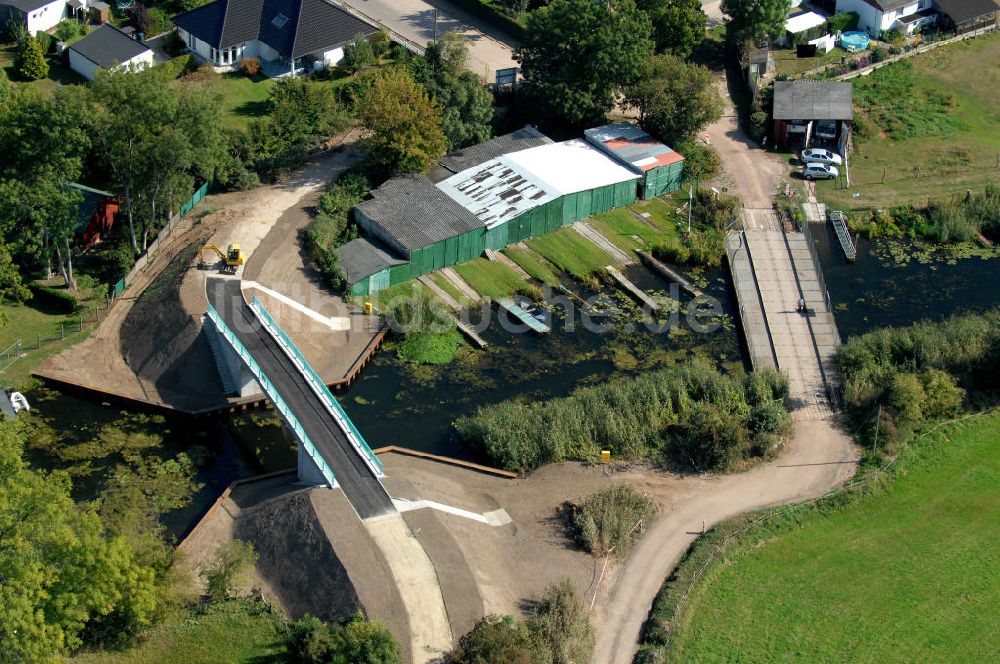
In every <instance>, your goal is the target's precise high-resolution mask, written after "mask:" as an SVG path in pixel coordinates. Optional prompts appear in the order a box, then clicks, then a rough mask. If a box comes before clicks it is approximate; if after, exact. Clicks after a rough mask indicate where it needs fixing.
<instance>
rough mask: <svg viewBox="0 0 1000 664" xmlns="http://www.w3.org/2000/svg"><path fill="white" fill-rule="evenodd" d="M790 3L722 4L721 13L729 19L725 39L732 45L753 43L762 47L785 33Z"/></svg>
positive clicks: (725, 0) (738, 0)
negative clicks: (748, 41)
mask: <svg viewBox="0 0 1000 664" xmlns="http://www.w3.org/2000/svg"><path fill="white" fill-rule="evenodd" d="M790 8H791V2H790V0H722V13H723V14H725V15H726V16H728V17H729V21H728V22H727V23H726V38H727V39H728V40H729V42H730V43H731V44H742V43H743V42H744V41H746V40H748V39H749V40H752V41H754V42H756V43H757V44H758V45H762V44H763V43H764V42H765V41H767V40H768V39H777V38H778V37H780V36H781V35H782V34H783V33H784V31H785V21H786V20H787V19H788V10H789V9H790Z"/></svg>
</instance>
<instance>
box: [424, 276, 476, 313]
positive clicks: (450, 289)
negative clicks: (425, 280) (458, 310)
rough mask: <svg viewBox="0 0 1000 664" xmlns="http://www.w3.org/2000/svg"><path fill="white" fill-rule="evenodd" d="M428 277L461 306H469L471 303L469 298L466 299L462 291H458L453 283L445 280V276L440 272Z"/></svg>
mask: <svg viewBox="0 0 1000 664" xmlns="http://www.w3.org/2000/svg"><path fill="white" fill-rule="evenodd" d="M428 276H430V278H431V281H433V282H434V283H435V284H437V287H438V288H440V289H441V290H443V291H444V292H445V293H447V294H448V295H451V296H452V297H453V298H455V300H456V301H457V302H458V303H459V304H462V305H467V304H468V303H469V298H468V297H466V296H465V294H464V293H462V291H460V290H458V288H456V287H455V285H454V284H453V283H451V282H450V281H448V280H447V279H445V278H444V275H443V274H441V273H439V272H432V273H431V274H430V275H428Z"/></svg>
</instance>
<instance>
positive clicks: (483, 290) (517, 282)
mask: <svg viewBox="0 0 1000 664" xmlns="http://www.w3.org/2000/svg"><path fill="white" fill-rule="evenodd" d="M453 267H454V269H455V271H456V272H458V274H459V275H460V276H461V277H462V278H463V279H465V280H466V281H467V282H468V283H469V285H470V286H472V288H473V289H474V290H475V291H476V292H477V293H479V294H480V295H483V296H485V297H491V298H494V299H496V298H501V297H507V296H509V295H513V294H514V293H516V292H518V291H520V290H523V289H524V288H525V287H526V286H527V282H525V280H524V278H523V277H521V276H520V275H519V274H517V273H516V272H514V271H513V270H511V269H510V268H509V267H507V266H506V265H504V264H503V263H495V262H493V261H489V260H486V259H485V258H473V259H472V260H471V261H465V262H464V263H459V264H458V265H455V266H453Z"/></svg>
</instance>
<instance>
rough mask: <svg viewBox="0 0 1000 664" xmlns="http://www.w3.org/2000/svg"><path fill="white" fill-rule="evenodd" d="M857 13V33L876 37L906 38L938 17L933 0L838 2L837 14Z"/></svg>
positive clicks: (843, 0)
mask: <svg viewBox="0 0 1000 664" xmlns="http://www.w3.org/2000/svg"><path fill="white" fill-rule="evenodd" d="M841 12H857V13H858V17H859V18H858V30H861V31H863V32H867V33H868V34H869V35H871V36H872V37H876V38H877V37H878V36H879V35H880V34H882V32H883V31H885V30H896V31H898V32H901V33H903V34H906V35H909V34H913V32H914V31H915V30H916V29H917V28H918V27H922V26H925V25H929V24H930V23H933V22H934V21H935V20H936V18H937V14H938V12H937V10H935V9H934V0H837V13H838V14H839V13H841Z"/></svg>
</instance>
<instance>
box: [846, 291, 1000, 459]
mask: <svg viewBox="0 0 1000 664" xmlns="http://www.w3.org/2000/svg"><path fill="white" fill-rule="evenodd" d="M834 360H835V363H836V365H837V369H838V371H839V372H840V375H841V376H842V378H843V392H844V401H845V403H846V405H847V409H848V412H849V413H850V414H851V416H852V417H853V418H854V419H855V420H856V421H857V422H858V423H859V425H861V426H863V427H864V429H863V430H864V431H865V432H866V433H867V434H868V435H867V440H868V441H872V440H873V438H874V430H875V428H876V426H878V428H879V430H880V432H881V435H880V439H881V440H883V441H886V442H887V443H888V445H887V446H886V449H888V450H890V451H891V450H892V444H893V443H897V442H899V441H901V440H903V439H904V438H905V437H906V436H907V435H909V433H910V432H911V431H912V430H913V429H915V428H919V427H920V426H921V425H922V424H926V423H928V422H933V421H935V420H938V419H940V418H943V417H951V416H953V415H955V414H957V413H958V412H959V411H960V409H961V407H962V404H963V403H964V402H965V399H966V394H967V393H968V394H969V395H970V400H975V401H986V402H989V403H992V402H994V401H995V400H996V391H997V390H998V389H1000V310H996V309H995V310H992V311H989V312H987V313H985V314H969V315H965V316H955V317H952V318H950V319H948V320H946V321H942V322H938V323H931V322H924V323H917V324H916V325H912V326H910V327H904V328H890V329H882V330H876V331H874V332H869V333H868V334H864V335H861V336H858V337H852V338H851V339H850V340H848V342H847V343H846V344H844V345H843V346H841V347H840V348H839V349H838V350H837V354H836V355H835V357H834ZM972 395H975V399H973V398H972ZM878 407H881V411H882V419H881V420H876V418H875V417H874V414H875V413H876V412H877V411H878Z"/></svg>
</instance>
